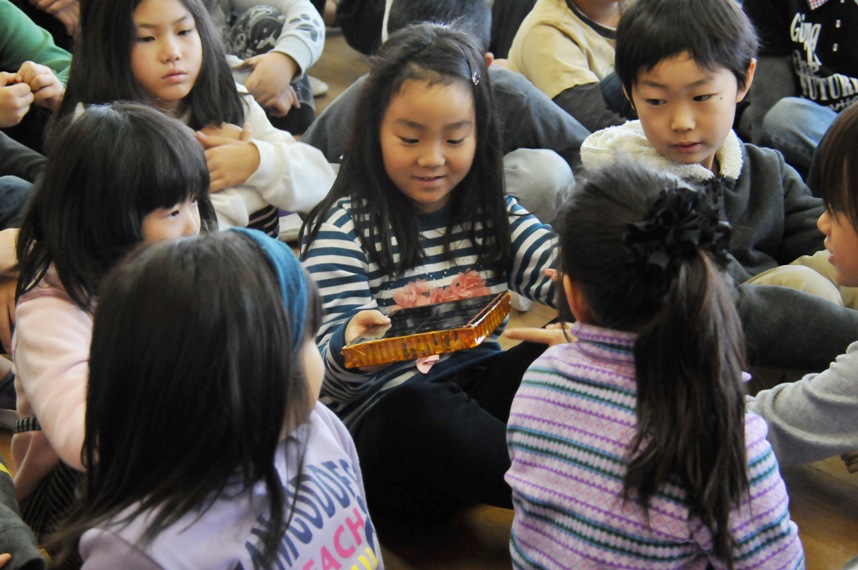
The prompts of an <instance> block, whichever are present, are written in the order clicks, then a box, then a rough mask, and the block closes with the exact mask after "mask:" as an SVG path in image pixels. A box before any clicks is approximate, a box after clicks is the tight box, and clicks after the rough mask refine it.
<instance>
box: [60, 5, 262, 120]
mask: <svg viewBox="0 0 858 570" xmlns="http://www.w3.org/2000/svg"><path fill="white" fill-rule="evenodd" d="M178 1H179V2H181V3H182V5H183V6H185V8H187V10H188V11H189V12H190V13H191V15H192V16H193V18H194V25H195V26H196V29H197V33H199V35H200V42H201V44H202V63H201V66H200V72H199V75H198V76H197V80H196V83H194V87H193V89H191V92H190V93H189V94H188V95H187V97H185V99H184V100H183V101H182V105H181V107H180V108H181V110H182V113H183V114H187V116H188V121H187V123H188V124H189V125H190V126H191V127H192V128H194V129H200V128H203V127H205V126H207V125H210V124H216V125H220V124H221V123H224V122H226V123H232V124H236V125H241V124H243V123H244V116H245V108H244V104H243V103H242V101H241V96H240V95H239V93H238V90H237V89H236V86H235V80H234V79H233V77H232V72H231V71H230V69H229V65H228V64H227V62H226V51H225V49H224V46H223V42H222V41H221V38H220V34H219V33H218V31H217V30H216V29H215V26H214V24H213V23H212V21H211V19H210V17H209V14H208V12H207V11H206V8H205V6H204V5H203V4H202V2H201V0H178ZM141 2H142V0H81V2H80V31H79V33H78V36H77V37H76V38H75V42H74V50H73V57H72V64H71V69H70V71H69V79H68V85H67V87H66V92H65V95H64V96H63V101H62V104H61V105H60V109H59V111H58V113H57V114H56V117H55V122H54V125H53V126H54V127H56V128H58V129H62V128H64V127H65V126H66V124H67V123H68V117H69V116H70V115H72V114H73V113H74V112H75V109H76V108H77V105H78V104H80V103H82V104H84V105H91V104H97V103H110V102H113V101H123V100H125V101H139V102H143V103H147V104H150V105H154V101H152V100H151V98H150V96H149V95H148V94H147V93H146V91H145V90H144V89H143V88H142V87H141V86H140V84H139V83H138V81H137V80H136V79H135V78H134V73H133V71H132V69H131V50H132V48H133V46H134V43H135V38H136V35H137V30H136V27H135V25H134V10H135V9H136V8H137V6H138V5H139V4H140V3H141Z"/></svg>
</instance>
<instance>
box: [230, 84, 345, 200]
mask: <svg viewBox="0 0 858 570" xmlns="http://www.w3.org/2000/svg"><path fill="white" fill-rule="evenodd" d="M243 100H244V102H245V104H246V105H247V106H248V112H247V115H246V116H245V120H246V121H247V122H248V123H250V126H251V128H252V129H253V139H252V142H253V144H255V145H256V148H257V149H259V167H258V168H257V169H256V172H254V173H253V174H252V175H251V176H250V178H248V179H247V182H245V184H244V187H246V188H249V189H252V190H253V191H255V192H256V193H258V194H259V196H261V198H262V199H263V200H264V201H265V202H266V203H268V204H271V205H273V206H277V207H278V208H282V209H284V210H289V211H293V212H309V211H310V210H312V209H313V207H314V206H316V204H318V203H319V202H320V201H321V200H322V198H324V197H325V195H326V194H327V193H328V190H330V189H331V186H332V185H333V183H334V178H335V175H334V169H333V168H331V165H330V164H329V163H328V161H327V160H326V159H325V156H324V155H323V154H322V152H321V151H320V150H319V149H317V148H315V147H312V146H310V145H308V144H306V143H303V142H298V141H296V140H295V139H294V138H293V137H292V135H290V134H289V133H288V132H286V131H281V130H280V129H276V128H274V127H273V126H272V125H271V123H270V122H269V121H268V118H267V117H266V116H265V111H263V109H262V107H260V106H259V103H257V102H256V101H255V100H253V98H252V97H247V96H245V97H243Z"/></svg>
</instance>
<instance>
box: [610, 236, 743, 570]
mask: <svg viewBox="0 0 858 570" xmlns="http://www.w3.org/2000/svg"><path fill="white" fill-rule="evenodd" d="M635 368H636V374H637V384H638V399H637V417H638V433H637V436H636V437H635V439H634V440H633V441H632V443H631V445H630V447H629V467H628V472H627V474H626V481H625V498H626V499H628V498H629V497H630V496H631V494H632V492H633V491H634V492H635V493H636V495H637V502H638V503H639V504H640V505H641V506H643V507H644V508H646V504H647V502H648V500H649V498H650V497H651V496H652V495H653V494H655V493H656V491H657V490H658V489H659V488H660V487H661V486H663V485H665V484H666V483H667V482H668V480H669V478H670V477H671V476H679V478H680V480H681V482H682V486H683V487H684V489H685V490H686V492H687V493H688V500H689V503H690V504H691V505H692V509H693V514H695V515H697V516H699V517H700V519H701V520H702V521H703V523H704V524H705V525H706V526H707V527H708V528H709V529H710V531H711V532H712V535H713V543H714V551H715V555H716V556H717V557H718V558H719V559H720V560H722V561H724V562H725V563H726V565H727V567H728V568H733V557H732V548H731V547H732V537H731V534H730V529H729V527H728V520H729V514H730V510H731V508H732V507H733V506H735V505H736V504H737V503H738V502H739V500H740V499H741V496H742V495H743V494H744V493H746V492H747V490H748V476H747V459H746V455H745V431H744V420H743V418H744V414H745V402H744V394H743V388H742V384H741V380H740V378H741V376H742V370H743V368H744V337H743V334H742V328H741V324H740V322H739V319H738V317H737V315H736V310H735V308H734V307H733V302H732V300H731V298H730V292H729V290H728V288H727V285H726V283H725V282H724V279H723V277H722V276H721V275H720V274H719V270H718V269H717V268H716V267H715V266H714V263H713V262H712V260H711V259H710V258H709V256H708V255H707V254H706V253H703V252H700V251H698V253H697V255H695V256H694V257H692V258H690V259H688V260H687V261H685V262H684V263H683V264H682V265H681V266H680V267H679V272H678V274H677V276H676V277H675V278H674V279H673V280H672V283H671V284H670V287H669V289H668V292H667V294H666V296H665V299H664V305H663V307H662V309H661V311H659V313H658V314H657V315H656V317H655V318H654V319H653V320H652V321H651V322H650V323H648V324H647V325H646V326H645V327H644V329H643V330H642V331H641V332H640V334H639V336H638V339H637V342H636V343H635Z"/></svg>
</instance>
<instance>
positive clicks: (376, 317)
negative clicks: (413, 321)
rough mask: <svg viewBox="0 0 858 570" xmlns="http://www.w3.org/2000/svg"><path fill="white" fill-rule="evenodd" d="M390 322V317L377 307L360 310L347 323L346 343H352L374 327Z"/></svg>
mask: <svg viewBox="0 0 858 570" xmlns="http://www.w3.org/2000/svg"><path fill="white" fill-rule="evenodd" d="M389 323H390V318H389V317H388V316H387V315H384V314H382V313H381V311H378V310H377V309H370V310H367V311H359V312H358V313H356V314H355V316H353V317H352V318H351V320H350V321H349V324H348V325H346V332H345V339H346V344H348V343H350V342H351V341H353V340H354V339H356V338H357V337H359V336H363V335H364V334H366V332H367V331H368V330H369V329H371V328H372V327H375V326H378V325H386V324H389Z"/></svg>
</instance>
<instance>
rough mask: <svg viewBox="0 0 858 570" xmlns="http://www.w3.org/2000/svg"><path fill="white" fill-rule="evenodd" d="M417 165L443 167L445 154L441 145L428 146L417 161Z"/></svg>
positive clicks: (432, 144)
mask: <svg viewBox="0 0 858 570" xmlns="http://www.w3.org/2000/svg"><path fill="white" fill-rule="evenodd" d="M417 164H419V165H420V166H443V164H444V152H443V150H442V148H441V145H440V144H437V143H431V144H427V145H426V146H425V147H424V149H423V152H422V153H421V154H420V157H419V158H418V159H417Z"/></svg>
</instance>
